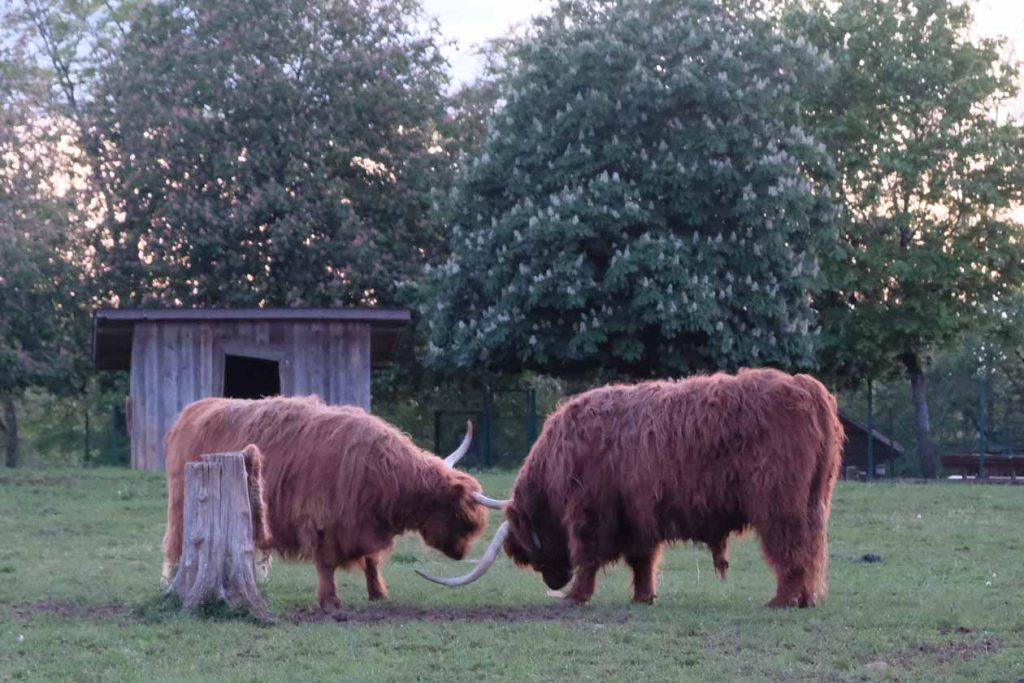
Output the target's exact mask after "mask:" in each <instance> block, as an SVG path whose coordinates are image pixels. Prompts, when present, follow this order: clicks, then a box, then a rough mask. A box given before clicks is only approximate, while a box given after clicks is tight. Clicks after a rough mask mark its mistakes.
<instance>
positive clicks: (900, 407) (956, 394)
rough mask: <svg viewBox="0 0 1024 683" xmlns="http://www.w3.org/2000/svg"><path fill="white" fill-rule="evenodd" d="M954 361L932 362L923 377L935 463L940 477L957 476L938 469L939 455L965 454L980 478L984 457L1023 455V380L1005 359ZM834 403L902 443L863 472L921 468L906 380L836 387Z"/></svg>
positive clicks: (909, 473)
mask: <svg viewBox="0 0 1024 683" xmlns="http://www.w3.org/2000/svg"><path fill="white" fill-rule="evenodd" d="M955 360H956V359H950V358H947V359H943V360H942V361H939V362H937V363H936V364H935V366H934V367H932V368H931V369H930V370H929V372H927V373H926V378H925V387H926V391H927V397H928V413H929V423H930V432H931V437H932V443H933V445H934V450H935V458H936V464H937V465H938V466H939V472H940V474H941V475H950V474H956V473H957V470H956V469H955V468H953V469H951V468H950V467H946V468H943V466H942V460H943V458H945V459H946V460H947V462H950V461H952V460H954V459H955V458H956V457H957V456H969V457H970V458H971V459H973V460H975V461H977V462H978V463H979V464H978V466H977V467H978V469H979V470H980V471H978V472H977V473H976V474H977V475H979V476H984V475H985V464H984V463H985V458H986V457H988V459H989V462H990V463H992V464H994V463H996V462H998V461H1000V460H1006V459H1007V458H1008V457H1010V456H1018V455H1020V454H1022V453H1024V384H1021V383H1020V380H1019V379H1018V378H1017V376H1016V375H1017V373H1018V369H1017V368H1016V367H1015V366H1014V367H1011V364H1010V363H1009V362H1007V361H1008V360H1009V359H1005V358H995V359H994V360H993V359H987V360H988V362H986V363H978V367H977V369H976V370H974V371H973V372H971V369H970V367H969V365H970V363H968V362H964V359H963V358H960V359H959V360H960V362H954V361H955ZM839 405H840V410H841V411H842V412H843V413H844V414H845V415H846V416H848V417H849V418H852V419H854V420H856V421H858V422H859V423H860V424H861V425H864V426H867V425H870V426H871V428H872V429H871V430H868V431H870V432H871V433H873V434H877V435H878V436H880V437H882V438H883V439H891V440H892V441H894V442H895V443H896V444H897V445H898V446H899V447H901V448H902V452H901V453H900V454H899V455H898V457H895V458H893V459H892V460H890V461H888V462H879V461H878V460H875V462H874V463H872V466H869V467H868V468H866V470H867V472H868V473H873V472H875V468H876V467H882V468H884V469H883V471H884V476H897V477H916V476H919V475H920V474H921V466H920V462H919V459H918V437H917V429H916V425H917V415H916V413H915V410H914V404H913V401H912V397H911V389H910V382H909V381H908V380H907V379H906V378H902V377H897V378H892V379H888V380H885V381H875V382H872V383H870V384H868V383H865V384H864V385H863V386H861V387H860V388H859V389H858V390H856V391H846V392H840V394H839ZM878 443H879V441H878V440H875V443H874V444H873V445H875V446H876V448H877V445H878ZM1020 474H1024V471H1022V472H1020ZM869 476H870V474H869Z"/></svg>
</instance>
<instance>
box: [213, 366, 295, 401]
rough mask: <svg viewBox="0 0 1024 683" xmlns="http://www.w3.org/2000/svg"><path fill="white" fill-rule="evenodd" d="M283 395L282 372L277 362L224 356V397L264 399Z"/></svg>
mask: <svg viewBox="0 0 1024 683" xmlns="http://www.w3.org/2000/svg"><path fill="white" fill-rule="evenodd" d="M280 393H281V372H280V370H279V368H278V363H277V361H276V360H264V359H263V358H251V357H249V356H230V355H226V356H224V395H225V396H226V397H228V398H263V397H264V396H277V395H278V394H280Z"/></svg>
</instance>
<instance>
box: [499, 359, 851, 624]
mask: <svg viewBox="0 0 1024 683" xmlns="http://www.w3.org/2000/svg"><path fill="white" fill-rule="evenodd" d="M843 438H844V436H843V428H842V425H841V424H840V422H839V420H838V418H837V414H836V401H835V398H834V397H833V396H832V395H831V394H830V393H829V392H828V391H827V390H826V389H825V387H824V386H822V384H821V383H820V382H818V381H817V380H815V379H814V378H812V377H810V376H808V375H796V376H791V375H787V374H785V373H782V372H779V371H776V370H768V369H761V370H741V371H740V372H739V373H738V374H737V375H726V374H715V375H711V376H698V377H693V378H690V379H686V380H682V381H656V382H645V383H641V384H637V385H630V386H626V385H613V386H606V387H603V388H599V389H595V390H592V391H588V392H586V393H584V394H581V395H579V396H577V397H575V398H572V399H570V400H568V401H566V402H565V403H564V404H563V405H561V406H560V407H559V408H558V409H557V410H556V411H555V412H554V413H553V414H552V415H551V416H550V417H549V418H548V419H547V421H546V422H545V424H544V428H543V431H542V433H541V435H540V438H539V439H538V440H537V442H536V444H535V445H534V446H533V449H532V450H531V451H530V454H529V456H528V457H527V459H526V462H525V464H524V465H523V467H522V469H521V470H520V472H519V475H518V477H517V479H516V482H515V484H514V487H513V491H512V501H511V504H510V505H509V507H508V509H507V511H506V515H507V518H508V519H509V521H510V522H511V533H510V535H509V537H508V538H507V540H506V543H505V549H506V551H507V552H508V554H509V555H510V556H511V557H512V558H513V560H515V561H516V562H517V563H518V564H520V565H529V566H532V567H534V568H535V569H537V570H538V571H540V572H541V573H542V574H543V576H544V579H545V582H547V583H548V585H549V586H550V587H552V588H560V587H561V586H564V585H565V584H566V583H568V581H569V579H570V578H571V577H572V574H573V573H574V572H575V577H576V578H575V582H574V584H573V587H572V590H571V592H570V595H569V597H570V598H571V599H573V600H575V601H577V602H584V601H586V600H587V599H588V598H589V597H590V596H591V594H592V593H593V590H594V580H595V575H596V572H597V570H598V569H599V568H600V567H601V566H602V565H603V564H605V563H608V562H613V561H615V560H617V559H619V558H620V557H624V558H625V559H626V561H627V563H628V564H629V565H630V567H631V568H632V570H633V576H634V599H635V600H637V601H642V602H650V601H652V600H653V599H654V594H655V578H654V577H655V573H656V570H657V563H658V558H659V555H660V549H661V546H662V544H663V543H664V542H666V541H675V540H692V541H698V542H702V543H705V544H707V545H708V547H709V548H710V549H711V551H712V554H713V557H714V562H715V568H716V569H717V570H718V572H719V573H720V574H721V575H722V577H723V578H724V577H725V572H726V570H727V568H728V566H729V563H728V561H727V559H726V544H727V541H728V537H729V535H730V534H731V533H732V532H739V531H743V530H744V529H747V528H752V529H754V530H755V531H756V532H757V533H758V535H759V536H760V538H761V543H762V548H763V551H764V556H765V559H766V561H767V562H768V564H769V565H770V566H771V567H772V568H773V569H774V570H775V572H776V574H777V577H778V587H777V591H776V595H775V597H774V598H773V599H772V601H771V602H770V603H769V604H771V605H773V606H789V605H799V606H807V605H811V604H813V603H814V601H815V600H818V599H820V598H821V597H823V596H824V594H825V589H826V580H825V574H826V564H827V557H828V550H827V539H826V524H827V522H828V517H829V508H830V501H831V495H832V489H833V487H834V485H835V481H836V478H837V476H838V474H839V466H840V459H841V447H842V442H843Z"/></svg>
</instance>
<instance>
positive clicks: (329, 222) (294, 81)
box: [87, 0, 450, 305]
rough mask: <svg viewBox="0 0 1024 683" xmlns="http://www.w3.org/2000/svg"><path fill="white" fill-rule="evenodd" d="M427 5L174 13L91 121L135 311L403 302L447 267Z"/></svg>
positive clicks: (209, 6) (367, 0) (158, 7)
mask: <svg viewBox="0 0 1024 683" xmlns="http://www.w3.org/2000/svg"><path fill="white" fill-rule="evenodd" d="M421 18H422V17H421V14H420V9H419V4H418V2H417V0H282V1H278V0H257V1H255V2H250V1H248V0H168V1H166V2H159V3H151V4H147V5H145V6H144V7H143V8H142V9H141V10H139V12H138V13H137V14H136V15H135V16H134V18H133V20H132V22H131V24H130V27H129V28H128V30H127V32H126V34H125V36H124V37H123V39H122V40H121V41H120V43H119V46H118V48H117V51H116V55H115V58H114V59H111V60H110V61H109V62H108V63H106V64H105V65H104V66H103V68H102V69H101V71H100V73H99V80H98V83H97V85H96V89H95V94H94V97H93V99H92V107H91V109H90V113H91V116H92V117H93V129H92V130H93V139H92V140H90V141H87V147H89V148H90V149H93V150H100V151H102V153H103V155H104V157H105V158H104V159H103V167H102V170H101V173H102V176H103V179H104V182H105V183H106V184H107V187H108V188H109V195H110V198H111V199H110V202H111V204H110V210H109V212H108V214H107V220H106V221H105V223H104V225H103V229H102V230H100V231H98V233H97V238H96V240H95V247H96V249H97V263H98V266H99V271H100V273H99V274H100V278H101V282H102V285H103V287H104V289H105V291H106V292H108V293H109V294H110V295H111V296H112V297H113V298H115V300H120V301H121V302H122V303H123V304H136V305H137V304H154V303H161V304H172V305H173V304H186V305H195V304H198V305H262V304H267V305H337V304H372V303H384V304H386V303H391V302H392V301H393V289H394V282H395V281H396V280H399V279H402V278H404V277H407V276H408V275H410V274H412V273H414V272H417V271H418V270H419V268H421V267H422V264H423V262H424V261H426V260H430V259H432V258H437V252H438V250H439V249H441V248H442V247H443V242H442V241H441V240H440V238H439V235H438V233H437V231H436V230H435V229H433V228H432V227H431V224H430V223H429V221H428V219H427V214H428V209H429V206H430V192H431V190H432V188H433V187H434V186H435V185H439V184H440V185H443V184H444V183H446V182H447V181H446V178H447V177H448V173H449V171H448V169H449V166H450V160H449V154H448V149H447V140H448V138H447V137H446V136H445V134H444V132H443V131H441V130H439V127H438V122H439V121H442V119H443V114H444V99H443V97H442V89H443V87H444V86H445V84H446V78H447V77H446V75H445V70H444V61H443V59H442V57H441V55H440V53H439V51H438V49H437V44H436V33H435V30H434V29H433V28H422V27H421V23H420V19H421Z"/></svg>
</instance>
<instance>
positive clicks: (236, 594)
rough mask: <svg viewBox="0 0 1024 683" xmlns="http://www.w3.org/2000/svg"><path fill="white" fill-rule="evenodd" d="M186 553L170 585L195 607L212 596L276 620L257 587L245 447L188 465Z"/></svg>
mask: <svg viewBox="0 0 1024 683" xmlns="http://www.w3.org/2000/svg"><path fill="white" fill-rule="evenodd" d="M183 522H184V523H183V526H182V539H183V541H184V542H183V544H182V553H181V561H180V562H179V563H178V570H177V572H176V573H175V575H174V578H173V579H172V580H171V584H170V586H168V588H167V592H168V593H176V594H177V595H178V597H180V598H181V603H182V607H183V609H185V610H186V611H194V610H195V609H196V608H197V607H199V606H200V605H201V604H203V603H205V602H209V601H222V602H226V603H227V604H228V606H229V607H236V606H239V605H246V606H247V607H248V608H249V611H250V613H251V614H252V615H253V616H254V617H255V618H256V619H258V620H260V621H263V622H272V621H273V618H272V617H271V616H270V613H269V611H268V610H267V605H266V603H265V602H264V601H263V598H262V597H261V596H260V593H259V590H257V588H256V575H255V570H254V562H253V560H254V553H255V546H254V544H253V523H252V508H251V506H250V503H249V483H248V480H247V478H246V471H245V461H244V455H243V454H242V453H216V454H211V455H204V456H202V462H193V463H189V464H188V465H186V466H185V510H184V520H183Z"/></svg>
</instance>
